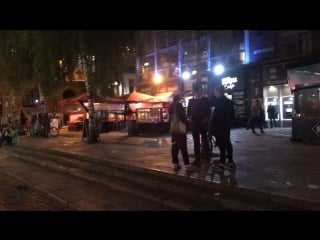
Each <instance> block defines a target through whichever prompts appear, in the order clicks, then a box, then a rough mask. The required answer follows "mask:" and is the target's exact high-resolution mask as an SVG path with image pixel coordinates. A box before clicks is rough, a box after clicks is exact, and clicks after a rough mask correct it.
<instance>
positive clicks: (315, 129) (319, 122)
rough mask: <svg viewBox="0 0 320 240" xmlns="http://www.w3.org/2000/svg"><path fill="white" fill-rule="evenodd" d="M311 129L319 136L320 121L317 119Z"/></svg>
mask: <svg viewBox="0 0 320 240" xmlns="http://www.w3.org/2000/svg"><path fill="white" fill-rule="evenodd" d="M312 131H314V132H315V134H317V135H318V136H319V137H320V121H318V122H317V123H316V124H315V125H314V126H313V127H312Z"/></svg>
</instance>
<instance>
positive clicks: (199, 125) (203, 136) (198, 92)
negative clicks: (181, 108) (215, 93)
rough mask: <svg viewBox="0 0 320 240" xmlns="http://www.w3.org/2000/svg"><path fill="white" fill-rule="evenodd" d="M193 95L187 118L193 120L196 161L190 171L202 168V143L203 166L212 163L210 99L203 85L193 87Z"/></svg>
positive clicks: (196, 84)
mask: <svg viewBox="0 0 320 240" xmlns="http://www.w3.org/2000/svg"><path fill="white" fill-rule="evenodd" d="M193 94H194V97H193V98H192V99H190V100H189V104H188V108H187V116H188V117H189V118H190V120H191V132H192V138H193V147H194V156H195V160H194V161H193V162H192V163H191V166H190V169H189V170H195V169H197V168H200V167H201V150H200V149H201V148H200V142H201V144H202V146H203V148H202V149H203V153H202V155H203V165H204V166H205V165H207V164H209V162H210V156H209V144H208V121H209V118H210V114H211V108H210V103H209V99H208V97H206V96H204V95H203V93H202V89H201V84H199V83H195V84H194V85H193ZM192 168H193V169H192Z"/></svg>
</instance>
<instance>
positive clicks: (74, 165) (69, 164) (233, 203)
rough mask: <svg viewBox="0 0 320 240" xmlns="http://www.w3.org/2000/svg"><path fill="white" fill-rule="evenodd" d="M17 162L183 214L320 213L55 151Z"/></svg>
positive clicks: (19, 153) (301, 204)
mask: <svg viewBox="0 0 320 240" xmlns="http://www.w3.org/2000/svg"><path fill="white" fill-rule="evenodd" d="M6 151H7V152H8V154H10V155H11V156H12V157H15V158H17V159H20V160H23V161H28V162H31V163H33V164H38V165H40V166H42V167H46V168H49V169H52V170H55V171H60V172H63V173H66V174H70V175H72V176H75V177H78V178H81V179H86V180H88V181H92V182H95V183H97V184H102V185H105V186H108V187H111V188H114V189H117V190H121V191H125V192H127V193H130V194H134V195H136V196H140V197H142V198H144V199H147V200H150V201H153V202H157V203H159V204H161V206H163V207H164V208H168V209H179V210H245V211H247V210H319V209H320V205H319V203H317V202H311V201H306V200H303V199H293V198H290V197H285V196H279V195H275V194H270V193H266V192H261V191H256V190H250V189H244V188H240V187H236V186H230V185H224V184H219V183H215V182H207V181H204V180H200V179H195V178H188V177H185V176H181V175H175V174H169V173H165V172H161V171H156V170H153V169H146V168H141V167H136V166H132V165H127V164H121V163H119V162H117V161H116V159H112V158H111V157H110V156H106V158H108V160H106V159H97V158H94V157H91V156H90V158H89V157H83V156H79V155H75V154H70V153H67V152H60V151H55V150H51V149H41V148H32V147H27V146H15V147H13V148H7V149H6Z"/></svg>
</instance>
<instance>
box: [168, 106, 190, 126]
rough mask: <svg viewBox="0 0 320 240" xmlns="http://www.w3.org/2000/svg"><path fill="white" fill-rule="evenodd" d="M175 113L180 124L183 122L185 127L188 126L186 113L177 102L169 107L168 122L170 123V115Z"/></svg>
mask: <svg viewBox="0 0 320 240" xmlns="http://www.w3.org/2000/svg"><path fill="white" fill-rule="evenodd" d="M174 111H176V116H177V117H178V119H179V120H181V122H183V123H184V124H185V125H186V126H187V125H188V121H187V115H186V111H185V109H184V108H183V106H182V104H181V103H179V102H173V103H172V104H171V105H170V107H169V121H170V122H171V118H172V115H173V113H174Z"/></svg>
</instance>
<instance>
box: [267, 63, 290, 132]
mask: <svg viewBox="0 0 320 240" xmlns="http://www.w3.org/2000/svg"><path fill="white" fill-rule="evenodd" d="M293 99H294V96H293V94H292V93H291V89H290V87H289V84H288V80H287V75H286V71H285V68H284V65H282V64H278V65H270V66H264V67H263V106H264V111H265V116H266V118H265V120H266V121H267V123H268V125H267V126H269V124H270V121H269V120H270V119H269V118H268V113H267V110H268V106H269V105H272V106H274V107H275V109H276V113H277V114H276V115H277V117H276V123H277V126H280V127H291V125H292V112H293Z"/></svg>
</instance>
